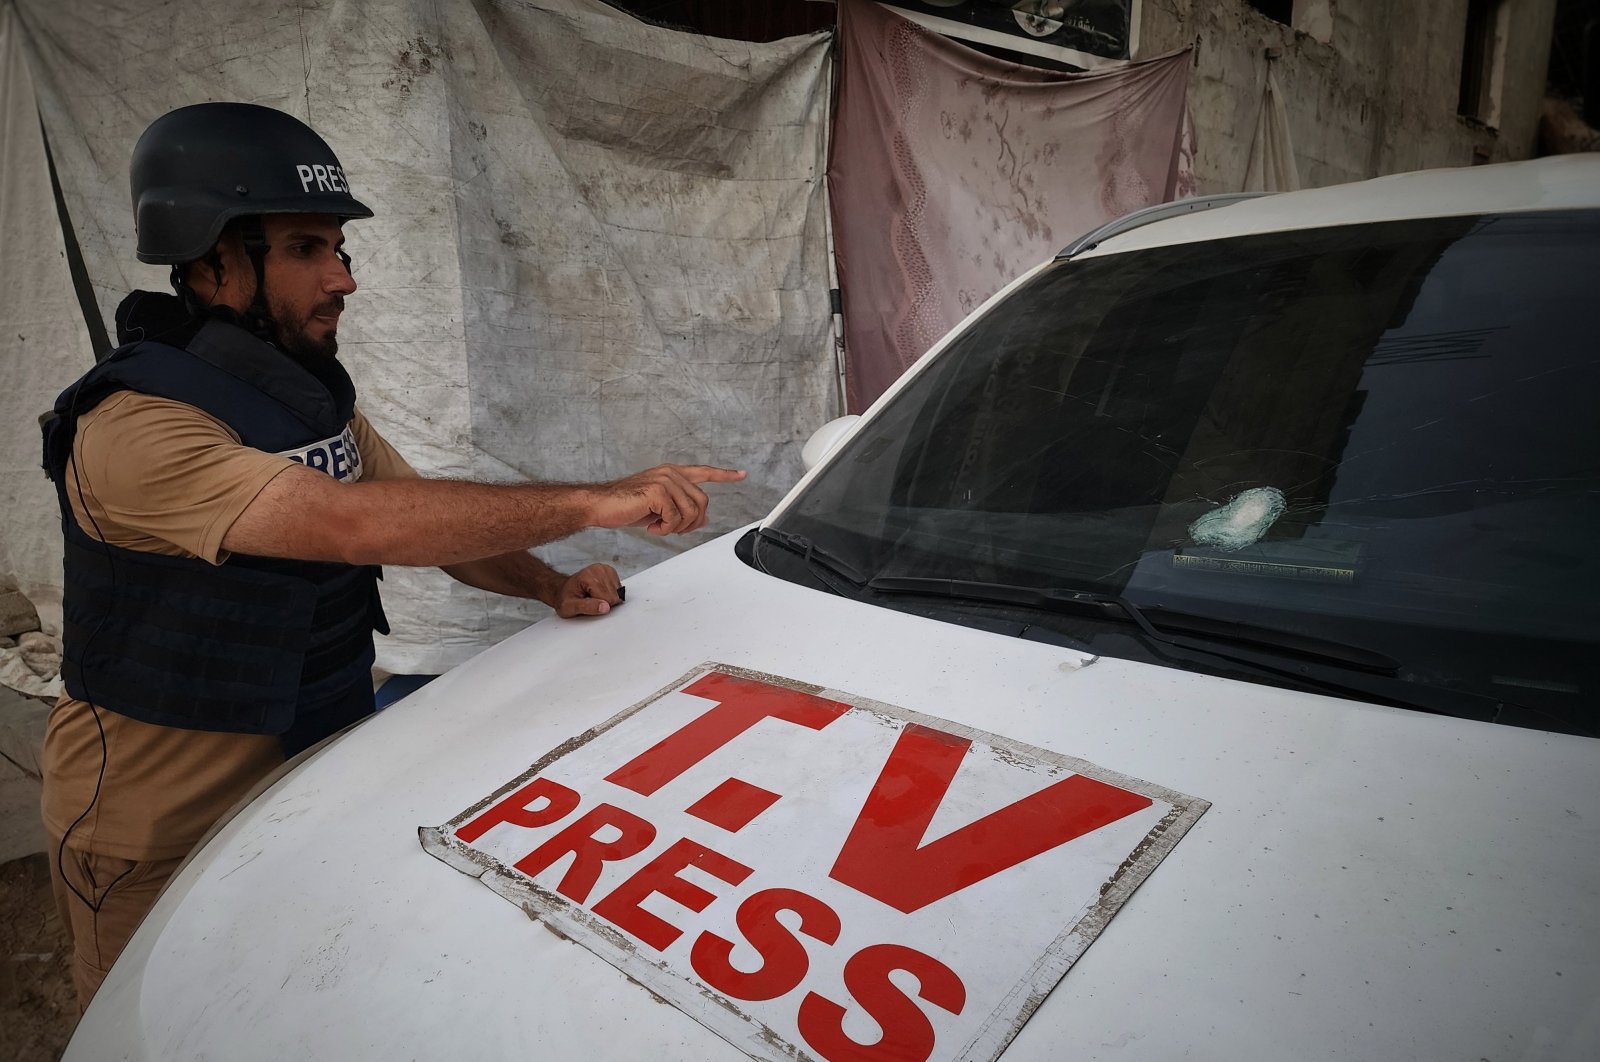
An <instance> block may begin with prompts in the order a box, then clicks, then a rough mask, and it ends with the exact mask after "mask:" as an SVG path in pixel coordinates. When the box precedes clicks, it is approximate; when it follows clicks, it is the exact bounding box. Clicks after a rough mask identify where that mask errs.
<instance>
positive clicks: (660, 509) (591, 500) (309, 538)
mask: <svg viewBox="0 0 1600 1062" xmlns="http://www.w3.org/2000/svg"><path fill="white" fill-rule="evenodd" d="M743 478H744V473H743V472H738V471H734V470H733V469H726V468H714V467H712V466H709V465H658V466H656V467H655V468H652V469H648V470H646V471H644V472H639V473H636V474H634V475H632V476H628V477H627V478H625V479H619V480H616V481H614V482H611V483H590V484H550V483H519V484H492V483H463V482H458V481H454V480H438V479H399V480H379V481H376V482H367V483H339V482H337V481H335V480H333V479H332V478H330V477H328V476H326V475H323V474H322V473H320V472H314V471H312V470H311V469H308V468H303V467H300V466H294V467H290V468H287V469H285V470H284V471H283V472H282V473H281V474H280V475H278V476H277V477H275V478H274V479H273V480H272V481H271V482H270V483H268V484H267V485H266V487H264V488H263V489H262V491H261V493H260V494H258V495H256V497H255V499H254V500H253V501H252V502H251V503H250V505H249V506H248V507H246V509H245V510H244V512H243V513H241V514H240V515H239V517H238V518H237V519H236V520H235V521H234V522H233V524H232V526H231V527H229V529H228V531H227V533H226V534H224V535H223V538H222V546H223V548H224V549H226V550H228V551H229V552H233V553H247V554H254V555H256V556H265V557H290V558H294V559H297V560H318V561H341V562H343V563H346V564H398V565H409V566H415V567H429V566H435V565H437V566H439V567H445V566H453V565H456V564H460V563H462V562H466V561H477V560H482V559H484V558H486V557H495V556H499V555H500V554H504V553H510V552H512V551H514V550H525V549H529V548H531V547H534V546H539V545H543V544H544V543H546V542H554V541H555V540H557V539H560V538H565V537H567V536H568V535H571V534H573V533H574V532H576V531H580V530H582V529H583V528H585V527H630V526H640V527H643V528H645V529H646V530H647V531H649V532H650V533H651V534H656V535H668V534H682V533H683V532H686V531H694V530H696V529H698V528H700V527H702V526H704V525H705V521H706V506H707V504H708V499H707V498H706V495H705V492H704V491H703V490H701V489H700V484H702V483H731V482H735V481H737V480H741V479H743Z"/></svg>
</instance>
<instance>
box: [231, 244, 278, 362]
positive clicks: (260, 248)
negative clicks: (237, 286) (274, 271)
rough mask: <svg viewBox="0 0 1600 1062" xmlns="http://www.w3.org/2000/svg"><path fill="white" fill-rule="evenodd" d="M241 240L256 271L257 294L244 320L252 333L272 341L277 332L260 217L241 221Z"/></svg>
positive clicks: (247, 309)
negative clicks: (271, 308)
mask: <svg viewBox="0 0 1600 1062" xmlns="http://www.w3.org/2000/svg"><path fill="white" fill-rule="evenodd" d="M239 238H240V239H241V240H243V241H244V253H245V254H246V255H248V256H249V258H250V265H251V266H252V267H253V268H254V269H255V271H256V293H255V295H254V297H252V298H251V300H250V305H249V306H247V307H245V311H244V319H245V321H246V322H247V323H248V324H249V326H250V329H251V331H253V332H255V333H256V334H257V335H258V336H260V337H261V338H263V339H266V340H269V341H270V340H271V339H272V337H273V336H274V334H275V331H276V325H275V323H274V322H273V320H272V314H271V312H269V311H268V309H267V251H268V247H267V236H266V232H265V231H264V230H263V229H262V227H261V218H260V216H258V215H254V214H252V215H247V216H245V217H241V218H240V219H239Z"/></svg>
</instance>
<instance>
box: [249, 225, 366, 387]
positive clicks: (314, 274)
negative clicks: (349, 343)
mask: <svg viewBox="0 0 1600 1062" xmlns="http://www.w3.org/2000/svg"><path fill="white" fill-rule="evenodd" d="M261 227H262V231H263V233H264V234H265V236H266V238H267V247H268V248H269V249H268V251H267V260H266V266H265V269H266V278H267V300H266V301H267V312H268V313H270V314H271V315H272V319H273V320H274V321H275V322H277V326H278V343H279V345H281V346H282V347H283V348H284V349H285V350H287V351H289V352H290V353H291V354H297V355H300V356H302V357H329V358H331V357H333V356H334V355H335V354H337V353H338V352H339V341H338V330H339V314H340V313H342V312H343V311H344V299H345V296H346V295H349V294H350V293H351V292H353V291H355V290H356V282H355V281H354V280H353V279H351V276H350V271H349V270H348V269H346V268H345V265H344V262H343V261H341V260H340V258H339V255H338V254H337V253H336V252H337V251H338V250H339V248H340V247H342V246H343V245H344V233H343V231H342V230H341V227H340V222H339V219H338V218H334V217H330V216H329V215H327V214H268V215H266V216H265V217H263V218H262V219H261Z"/></svg>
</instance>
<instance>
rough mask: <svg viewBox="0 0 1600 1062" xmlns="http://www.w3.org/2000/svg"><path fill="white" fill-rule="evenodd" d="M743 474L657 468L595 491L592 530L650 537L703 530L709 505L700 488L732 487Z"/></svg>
mask: <svg viewBox="0 0 1600 1062" xmlns="http://www.w3.org/2000/svg"><path fill="white" fill-rule="evenodd" d="M744 477H745V474H744V473H743V472H741V471H738V470H736V469H732V468H717V467H715V466H713V465H657V466H656V467H655V468H651V469H646V470H645V471H643V472H636V473H634V474H633V475H631V476H628V477H627V478H626V479H619V480H617V481H616V482H614V483H606V484H602V485H601V486H599V487H598V488H595V489H596V491H597V493H598V497H597V499H596V501H595V506H594V515H593V518H592V520H591V524H592V525H593V526H595V527H642V528H644V529H645V530H646V531H648V532H650V533H651V534H652V535H681V534H683V533H684V532H686V531H697V530H699V529H700V528H702V527H704V526H705V523H706V508H707V506H708V505H709V504H710V502H709V499H707V498H706V492H705V491H703V490H701V489H700V484H702V483H736V482H738V481H739V480H741V479H743V478H744Z"/></svg>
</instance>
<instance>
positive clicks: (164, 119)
mask: <svg viewBox="0 0 1600 1062" xmlns="http://www.w3.org/2000/svg"><path fill="white" fill-rule="evenodd" d="M128 175H129V180H130V183H131V184H132V186H133V216H134V225H135V227H136V228H137V230H138V233H139V251H138V253H139V261H141V262H158V263H167V262H171V263H174V264H177V263H182V262H192V261H194V260H195V259H197V258H201V257H203V256H204V255H205V253H206V252H207V251H209V250H211V248H212V245H214V244H215V243H216V242H217V237H218V236H220V235H221V234H222V227H223V226H224V225H225V224H227V223H228V221H229V220H230V219H232V218H237V217H246V216H251V215H257V214H332V215H334V216H335V217H339V218H370V217H371V216H372V211H371V210H368V209H367V208H366V207H365V206H363V205H362V204H361V203H359V202H357V201H356V199H355V197H354V196H352V195H351V194H350V185H349V183H348V182H347V181H346V180H345V176H344V168H343V167H341V166H340V165H339V160H338V158H337V157H335V155H334V153H333V149H332V148H330V147H328V144H327V142H326V141H324V140H323V139H322V138H321V137H320V136H318V135H317V134H316V133H314V132H312V130H311V129H310V127H308V126H307V125H306V124H305V123H304V122H301V121H300V120H299V119H298V118H295V117H293V116H291V115H288V114H285V113H283V112H282V111H275V110H273V109H272V108H271V107H258V106H256V105H255V104H252V103H198V104H195V105H194V106H192V107H180V108H178V109H177V110H175V111H170V112H168V113H167V114H164V115H162V116H161V117H160V118H157V119H156V120H155V121H154V122H152V123H151V124H150V128H148V129H146V130H145V131H144V135H143V136H141V137H140V138H139V143H138V144H136V145H134V149H133V161H132V163H130V164H129V166H128Z"/></svg>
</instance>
